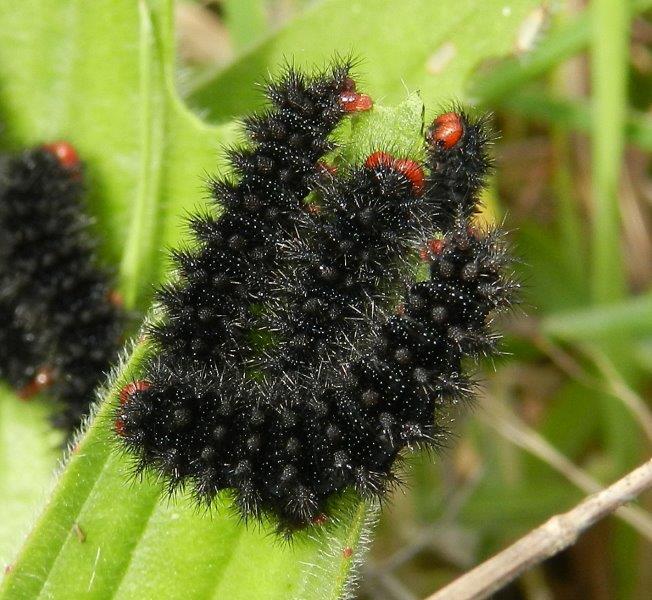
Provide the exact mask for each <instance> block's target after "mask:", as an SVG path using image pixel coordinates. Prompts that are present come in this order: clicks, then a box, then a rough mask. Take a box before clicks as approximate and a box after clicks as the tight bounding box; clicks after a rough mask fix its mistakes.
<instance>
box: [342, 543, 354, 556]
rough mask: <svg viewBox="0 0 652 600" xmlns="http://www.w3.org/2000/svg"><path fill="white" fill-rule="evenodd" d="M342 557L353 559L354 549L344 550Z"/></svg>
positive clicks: (348, 547) (347, 548)
mask: <svg viewBox="0 0 652 600" xmlns="http://www.w3.org/2000/svg"><path fill="white" fill-rule="evenodd" d="M342 556H343V557H344V558H346V559H349V558H351V557H352V556H353V548H351V547H350V546H347V547H346V548H344V550H342Z"/></svg>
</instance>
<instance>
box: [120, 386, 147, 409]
mask: <svg viewBox="0 0 652 600" xmlns="http://www.w3.org/2000/svg"><path fill="white" fill-rule="evenodd" d="M150 385H151V384H150V382H149V381H146V380H144V379H141V380H139V381H132V382H131V383H128V384H127V385H125V386H124V387H123V388H122V389H121V390H120V405H121V406H124V405H125V404H127V402H129V400H131V398H132V396H133V395H134V394H136V393H138V392H144V391H145V390H147V389H149V387H150Z"/></svg>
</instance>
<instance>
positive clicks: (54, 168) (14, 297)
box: [0, 142, 124, 433]
mask: <svg viewBox="0 0 652 600" xmlns="http://www.w3.org/2000/svg"><path fill="white" fill-rule="evenodd" d="M82 179H83V173H82V165H81V162H80V160H79V157H78V155H77V152H76V151H75V149H74V148H73V147H72V146H71V145H70V144H68V143H66V142H56V143H52V144H46V145H43V146H40V147H37V148H33V149H30V150H26V151H25V152H22V153H20V154H6V155H3V156H0V378H2V379H4V380H5V381H6V382H7V383H8V384H9V385H11V386H12V387H13V388H14V389H15V390H16V391H17V393H18V395H19V397H21V398H23V399H28V398H31V397H32V396H34V395H36V394H38V393H41V392H43V393H45V394H47V395H48V396H49V397H50V398H52V399H54V400H55V402H56V412H55V413H54V416H53V421H54V424H55V425H57V426H58V427H61V428H63V429H64V430H66V431H67V432H68V433H71V432H72V431H73V430H74V429H75V428H76V427H77V426H78V425H79V423H80V421H81V419H82V418H83V417H84V416H85V415H86V414H87V413H88V411H89V407H90V405H91V402H92V400H93V398H94V389H95V387H96V386H97V384H98V382H99V380H100V379H101V377H102V376H103V374H104V373H105V372H106V371H107V370H108V368H109V366H110V363H111V362H112V361H113V360H114V359H115V357H116V354H117V350H118V347H119V344H120V337H121V333H122V328H123V326H124V319H123V316H122V315H123V311H122V308H121V306H120V305H121V302H120V299H119V297H118V296H117V294H116V293H115V291H113V290H112V288H111V278H110V276H109V274H108V273H107V272H106V271H105V270H104V269H102V268H101V267H100V266H99V264H98V259H97V252H96V241H95V239H94V236H93V235H92V233H91V231H90V219H89V217H88V216H87V214H86V207H85V206H84V198H83V191H84V190H83V181H82Z"/></svg>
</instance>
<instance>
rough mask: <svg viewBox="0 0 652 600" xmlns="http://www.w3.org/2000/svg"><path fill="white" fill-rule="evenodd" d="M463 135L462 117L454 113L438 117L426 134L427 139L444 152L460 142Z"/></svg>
mask: <svg viewBox="0 0 652 600" xmlns="http://www.w3.org/2000/svg"><path fill="white" fill-rule="evenodd" d="M463 133H464V123H463V122H462V117H461V116H460V115H458V114H457V113H454V112H449V113H445V114H443V115H440V116H438V117H437V118H436V119H435V122H434V123H433V126H432V128H431V129H430V131H429V133H428V139H429V140H430V141H431V142H432V143H435V144H437V145H439V146H441V147H442V148H445V149H446V150H449V149H450V148H452V147H453V146H454V145H455V144H457V142H459V141H460V138H461V137H462V134H463Z"/></svg>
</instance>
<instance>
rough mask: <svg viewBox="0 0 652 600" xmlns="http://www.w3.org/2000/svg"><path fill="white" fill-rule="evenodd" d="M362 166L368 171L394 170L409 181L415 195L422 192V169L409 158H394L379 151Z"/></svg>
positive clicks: (423, 177)
mask: <svg viewBox="0 0 652 600" xmlns="http://www.w3.org/2000/svg"><path fill="white" fill-rule="evenodd" d="M364 166H365V167H367V168H368V169H375V168H377V167H388V168H390V169H395V170H396V171H398V172H399V173H402V174H403V175H405V177H407V178H408V179H409V180H410V183H412V187H413V188H414V191H415V192H416V193H417V194H420V193H421V192H422V191H423V183H424V180H425V176H424V174H423V169H422V168H421V165H420V164H419V163H418V162H416V161H414V160H410V159H409V158H394V157H393V156H392V155H391V154H389V153H388V152H383V151H381V150H379V151H377V152H374V153H373V154H370V155H369V156H368V157H367V160H365V162H364Z"/></svg>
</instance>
